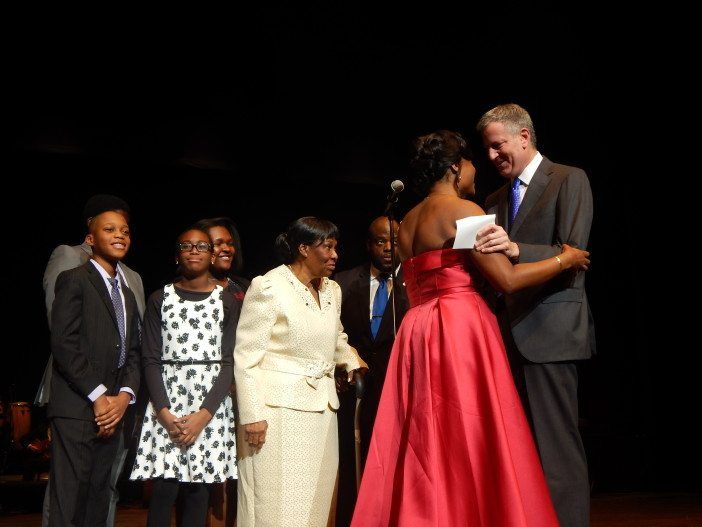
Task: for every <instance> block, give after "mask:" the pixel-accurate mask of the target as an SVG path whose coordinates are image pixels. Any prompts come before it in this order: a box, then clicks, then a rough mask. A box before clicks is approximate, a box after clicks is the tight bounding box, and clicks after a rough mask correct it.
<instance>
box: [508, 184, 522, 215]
mask: <svg viewBox="0 0 702 527" xmlns="http://www.w3.org/2000/svg"><path fill="white" fill-rule="evenodd" d="M519 184H520V181H519V178H518V177H516V178H514V180H513V181H512V190H511V192H510V196H509V227H510V228H511V227H512V225H514V218H516V217H517V212H519Z"/></svg>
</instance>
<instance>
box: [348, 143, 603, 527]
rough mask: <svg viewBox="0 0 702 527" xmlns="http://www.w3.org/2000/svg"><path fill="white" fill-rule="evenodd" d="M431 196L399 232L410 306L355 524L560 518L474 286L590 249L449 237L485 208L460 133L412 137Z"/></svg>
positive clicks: (516, 276) (401, 526) (502, 283)
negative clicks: (480, 248) (544, 254)
mask: <svg viewBox="0 0 702 527" xmlns="http://www.w3.org/2000/svg"><path fill="white" fill-rule="evenodd" d="M413 167H414V168H415V172H416V175H415V178H414V183H415V186H416V187H417V188H418V189H419V190H420V191H421V192H423V193H424V194H425V195H426V197H425V199H424V200H423V201H422V202H420V203H419V204H418V205H417V206H416V207H414V208H413V209H412V210H411V211H410V212H409V213H408V214H407V216H406V217H405V218H404V220H403V222H402V224H401V227H400V233H399V242H398V243H399V251H400V257H401V259H402V260H403V261H404V263H403V265H404V273H405V285H406V287H407V293H408V296H409V299H410V304H411V306H412V307H411V308H410V310H409V311H408V312H407V314H406V315H405V318H404V319H403V321H402V325H401V327H400V330H399V332H398V334H397V338H396V340H395V345H394V347H393V350H392V355H391V357H390V363H389V366H388V372H387V377H386V380H385V385H384V388H383V394H382V397H381V400H380V406H379V408H378V416H377V417H376V420H375V427H374V428H373V437H372V440H371V444H370V449H369V452H368V459H367V461H366V466H365V471H364V474H363V481H362V483H361V489H360V492H359V496H358V501H357V503H356V509H355V513H354V517H353V522H352V527H380V526H393V527H395V526H397V527H405V526H415V525H416V526H422V527H444V526H450V527H454V526H459V525H470V526H480V527H522V526H524V527H526V526H529V527H534V526H539V527H542V526H557V525H558V520H557V518H556V514H555V512H554V509H553V505H552V504H551V499H550V497H549V492H548V488H547V487H546V482H545V480H544V475H543V471H542V469H541V464H540V461H539V456H538V454H537V451H536V447H535V446H534V441H533V439H532V436H531V431H530V429H529V425H528V423H527V420H526V417H525V415H524V411H523V409H522V406H521V403H520V400H519V396H518V395H517V390H516V388H515V386H514V381H513V379H512V376H511V372H510V367H509V363H508V361H507V356H506V354H505V347H504V344H503V342H502V337H501V335H500V329H499V327H498V324H497V320H496V318H495V316H494V314H493V312H492V311H491V310H490V308H489V307H488V305H487V303H486V302H485V299H484V298H483V296H481V294H480V292H479V289H478V286H479V285H480V283H481V282H484V279H487V281H488V282H489V283H490V285H492V287H493V288H494V289H496V290H497V291H500V292H503V293H513V292H515V291H517V290H519V289H521V288H524V287H528V286H533V285H536V284H540V283H543V282H546V281H548V280H549V279H551V278H554V277H555V276H557V275H558V274H560V273H561V272H562V271H566V270H570V272H577V271H579V270H581V269H587V265H588V264H589V260H588V259H587V257H588V253H587V252H585V251H581V250H578V249H574V248H571V247H569V246H567V245H564V246H563V252H562V253H561V254H560V255H559V256H557V257H552V258H549V259H547V260H543V261H541V262H536V263H527V264H517V265H512V263H510V261H509V260H508V259H507V257H506V256H504V255H503V254H501V253H496V254H481V253H479V252H477V251H474V250H456V249H452V248H451V246H452V245H453V239H454V237H455V235H456V220H457V219H460V218H465V217H467V216H476V215H481V214H484V212H483V210H482V209H481V208H480V207H479V206H478V205H476V204H475V203H473V202H471V201H468V200H466V199H465V198H464V196H472V195H473V194H474V193H475V168H474V167H473V164H472V162H471V155H470V153H469V149H468V147H467V145H466V142H465V141H464V139H463V138H462V137H461V136H460V135H458V134H456V133H453V132H449V131H445V130H440V131H438V132H435V133H432V134H429V135H426V136H422V137H420V138H418V139H417V140H416V141H415V152H414V159H413Z"/></svg>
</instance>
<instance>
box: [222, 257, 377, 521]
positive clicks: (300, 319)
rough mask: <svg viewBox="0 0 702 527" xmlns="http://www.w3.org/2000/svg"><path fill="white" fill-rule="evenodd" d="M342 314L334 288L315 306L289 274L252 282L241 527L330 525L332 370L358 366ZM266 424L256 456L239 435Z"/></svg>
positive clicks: (240, 372)
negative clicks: (254, 426) (264, 436)
mask: <svg viewBox="0 0 702 527" xmlns="http://www.w3.org/2000/svg"><path fill="white" fill-rule="evenodd" d="M340 310H341V290H340V288H339V286H338V284H337V283H336V282H334V281H333V280H329V279H328V278H323V279H322V282H321V284H320V289H319V305H318V304H317V301H316V300H315V299H314V297H313V296H312V293H311V292H310V291H309V290H308V289H307V287H306V286H305V285H304V284H302V282H300V281H299V280H298V279H297V277H296V276H295V275H294V274H293V272H292V271H291V270H290V269H289V268H288V267H287V266H286V265H281V266H280V267H276V268H275V269H272V270H271V271H269V272H268V273H266V274H265V275H263V276H258V277H256V278H254V280H253V281H252V282H251V287H249V289H248V291H247V293H246V297H245V299H244V304H243V307H242V310H241V317H240V318H239V325H238V327H237V332H236V347H235V350H234V374H235V380H236V392H237V400H238V406H239V419H238V422H239V427H238V428H239V438H238V440H237V449H238V456H239V461H238V468H239V485H238V505H237V525H238V527H249V526H252V527H253V526H256V527H263V526H266V527H268V526H270V527H277V526H294V527H303V526H320V527H324V526H326V525H327V522H328V521H329V518H330V508H331V503H332V496H333V493H334V485H335V481H336V474H337V469H338V464H339V463H338V461H339V452H338V440H337V421H336V412H335V411H336V409H337V408H338V407H339V399H338V397H337V394H336V387H335V383H334V368H335V367H336V366H341V367H345V368H346V369H347V370H348V371H350V370H354V369H356V368H359V367H361V365H362V362H361V360H360V359H359V357H358V354H357V353H356V350H355V349H354V348H352V347H351V346H350V345H349V344H348V342H347V337H346V334H345V333H344V331H343V327H342V326H341V321H340V318H339V314H340ZM364 366H365V365H364ZM264 420H265V421H267V422H268V430H267V433H266V442H265V444H264V445H263V446H262V447H260V448H259V449H254V448H252V447H250V446H249V445H248V443H246V441H245V439H244V437H245V434H244V430H243V426H242V425H244V424H248V423H254V422H258V421H264Z"/></svg>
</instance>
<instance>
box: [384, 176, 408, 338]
mask: <svg viewBox="0 0 702 527" xmlns="http://www.w3.org/2000/svg"><path fill="white" fill-rule="evenodd" d="M390 190H391V191H392V192H390V195H389V196H388V203H387V205H385V212H383V216H387V218H388V232H390V255H391V258H392V272H391V274H392V283H393V284H396V283H397V272H396V271H397V261H396V258H395V247H396V244H397V240H396V239H395V227H394V223H395V218H394V214H393V210H392V206H393V205H394V204H395V203H397V198H398V194H399V193H400V192H402V191H403V190H405V184H404V183H403V182H402V181H400V180H399V179H396V180H395V181H393V182H392V183H390ZM390 300H391V306H392V334H393V336H396V335H397V323H396V321H395V312H396V310H397V308H396V307H395V288H394V287H393V288H392V289H391V290H390Z"/></svg>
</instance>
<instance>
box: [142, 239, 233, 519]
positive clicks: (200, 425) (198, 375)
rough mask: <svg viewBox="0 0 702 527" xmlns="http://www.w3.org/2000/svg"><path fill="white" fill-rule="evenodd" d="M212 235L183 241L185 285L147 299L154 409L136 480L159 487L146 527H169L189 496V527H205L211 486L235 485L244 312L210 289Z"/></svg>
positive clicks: (146, 361)
mask: <svg viewBox="0 0 702 527" xmlns="http://www.w3.org/2000/svg"><path fill="white" fill-rule="evenodd" d="M214 259H215V257H214V253H213V248H212V244H211V242H210V238H209V236H208V234H207V233H206V232H204V231H202V230H197V229H191V230H188V231H185V232H184V233H183V234H181V235H180V236H179V237H178V243H177V246H176V264H177V265H178V266H179V271H180V280H179V281H178V282H177V284H168V285H166V286H165V287H163V289H161V290H159V291H156V292H155V293H154V294H152V295H151V297H150V298H149V301H148V304H147V307H146V313H145V315H144V329H143V343H142V361H143V366H144V374H145V377H146V383H147V386H148V388H149V395H150V402H149V405H148V407H147V410H146V414H145V416H144V424H143V427H142V431H141V437H140V440H139V444H138V446H137V456H136V459H135V462H134V468H133V470H132V474H131V479H153V480H154V485H153V494H152V497H151V503H150V506H149V515H148V524H147V525H148V526H149V527H157V526H169V525H170V521H171V508H172V506H173V503H174V502H175V500H176V498H177V496H178V491H179V488H183V491H184V493H185V496H186V497H185V501H184V504H183V517H182V522H183V525H188V526H204V525H205V517H206V511H207V504H208V498H209V488H208V484H210V483H221V482H224V481H226V480H227V479H232V478H236V477H237V471H236V455H235V452H236V447H235V429H234V412H233V409H232V403H231V398H230V397H228V395H229V388H230V386H231V384H232V375H233V374H232V367H233V350H234V340H235V333H236V325H237V322H238V319H239V309H240V304H239V302H237V301H236V300H235V299H234V297H233V296H232V295H229V294H225V293H224V289H223V288H222V286H220V285H217V284H214V283H212V281H211V277H210V266H211V265H212V264H213V262H214Z"/></svg>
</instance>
